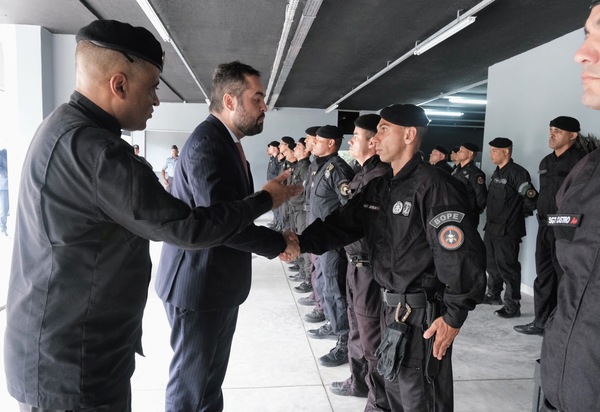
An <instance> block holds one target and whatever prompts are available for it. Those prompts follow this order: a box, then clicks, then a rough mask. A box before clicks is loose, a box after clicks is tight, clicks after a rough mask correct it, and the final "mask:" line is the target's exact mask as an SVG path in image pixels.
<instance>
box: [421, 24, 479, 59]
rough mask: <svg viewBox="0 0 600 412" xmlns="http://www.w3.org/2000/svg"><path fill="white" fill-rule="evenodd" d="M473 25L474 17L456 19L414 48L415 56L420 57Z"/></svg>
mask: <svg viewBox="0 0 600 412" xmlns="http://www.w3.org/2000/svg"><path fill="white" fill-rule="evenodd" d="M473 23H475V16H469V17H467V18H460V17H459V18H457V19H456V20H455V21H454V22H452V23H451V24H449V25H448V26H446V27H444V28H443V29H442V30H440V31H438V32H437V33H435V34H434V35H433V36H431V37H429V38H428V39H427V40H425V41H424V42H423V43H419V44H418V45H417V46H416V47H415V51H414V53H415V55H416V56H420V55H421V54H423V53H425V52H426V51H427V50H429V49H431V48H432V47H435V46H437V45H438V44H440V43H441V42H443V41H444V40H446V39H447V38H449V37H452V36H454V35H455V34H456V33H458V32H459V31H461V30H462V29H464V28H466V27H467V26H470V25H471V24H473Z"/></svg>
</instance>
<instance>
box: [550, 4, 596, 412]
mask: <svg viewBox="0 0 600 412" xmlns="http://www.w3.org/2000/svg"><path fill="white" fill-rule="evenodd" d="M585 33H586V37H585V41H584V43H583V45H582V46H581V48H580V49H579V50H578V51H577V53H576V54H575V60H576V61H577V62H578V63H580V64H581V65H582V68H583V73H582V81H583V89H584V93H583V99H582V101H583V104H584V105H586V106H588V107H590V108H593V109H595V110H600V77H599V76H598V73H600V61H599V60H598V56H599V55H600V54H599V52H600V1H599V0H595V1H593V2H592V10H591V13H590V16H589V18H588V20H587V22H586V24H585ZM599 164H600V151H598V150H596V151H595V152H592V153H590V154H589V155H587V156H586V157H584V158H583V159H582V160H581V161H580V162H579V163H577V165H576V166H575V167H574V168H573V169H572V170H571V173H569V175H568V176H567V178H566V179H565V181H564V183H563V185H562V186H561V188H560V190H559V191H558V194H557V196H556V205H557V207H558V211H557V213H556V214H553V215H550V216H548V224H549V225H551V226H552V227H553V229H554V235H555V236H556V255H557V258H558V263H559V264H560V267H561V268H562V269H563V271H564V274H563V277H562V280H561V282H560V285H559V287H558V302H557V305H556V309H555V311H554V313H553V314H552V316H551V317H550V319H549V321H548V323H547V324H546V327H545V329H544V341H543V343H542V357H541V361H540V368H541V379H542V388H543V391H544V396H545V398H546V399H545V402H544V411H557V410H559V411H595V410H598V404H599V403H598V376H600V347H599V346H598V341H599V340H600V316H598V312H599V310H600V281H599V280H600V260H599V259H598V250H599V249H600V236H599V235H598V234H599V233H600V207H598V205H600V168H599V167H598V165H599Z"/></svg>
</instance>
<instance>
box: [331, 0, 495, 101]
mask: <svg viewBox="0 0 600 412" xmlns="http://www.w3.org/2000/svg"><path fill="white" fill-rule="evenodd" d="M494 1H495V0H483V1H481V2H479V3H478V4H477V5H475V7H472V8H471V9H469V10H468V11H467V12H466V13H463V15H462V16H461V19H462V20H465V19H467V18H469V17H471V16H472V15H474V14H476V13H478V12H479V11H481V10H482V9H484V8H486V7H487V6H489V5H490V4H492V3H493V2H494ZM455 24H456V20H453V21H452V22H451V23H450V24H449V25H448V26H450V25H455ZM448 26H446V27H445V28H444V29H446V30H448ZM444 29H442V30H444ZM442 30H440V31H442ZM440 31H438V33H440ZM438 33H436V34H438ZM431 37H433V36H431ZM431 37H430V38H431ZM423 43H425V42H423ZM432 47H433V46H432ZM415 49H416V47H415V48H413V49H412V50H410V51H409V52H408V53H406V54H404V55H403V56H401V57H399V58H398V59H396V60H394V61H393V62H390V61H388V62H387V65H386V66H385V67H384V68H383V69H381V70H380V71H378V72H377V73H375V74H374V75H373V76H367V80H365V81H364V82H362V83H361V84H359V85H358V86H356V87H353V88H352V90H350V91H349V92H348V93H346V94H345V95H343V96H342V97H340V98H339V99H338V100H336V101H335V102H333V103H332V104H331V106H329V107H328V108H327V109H326V111H327V110H330V109H331V108H332V107H333V106H334V105H339V104H340V103H341V102H343V101H344V100H346V99H347V98H348V97H350V96H352V95H353V94H354V93H356V92H357V91H359V90H360V89H362V88H363V87H365V86H367V85H368V84H370V83H372V82H373V81H374V80H376V79H378V78H379V77H381V76H382V75H384V74H385V73H387V72H388V71H390V70H392V69H393V68H394V67H396V66H397V65H399V64H400V63H402V62H403V61H404V60H406V59H408V58H409V57H410V56H413V55H414V51H415ZM331 110H334V109H331Z"/></svg>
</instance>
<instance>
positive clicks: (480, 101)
mask: <svg viewBox="0 0 600 412" xmlns="http://www.w3.org/2000/svg"><path fill="white" fill-rule="evenodd" d="M446 99H448V100H449V101H450V103H454V104H481V105H485V104H487V100H484V99H469V98H466V97H458V96H450V97H446Z"/></svg>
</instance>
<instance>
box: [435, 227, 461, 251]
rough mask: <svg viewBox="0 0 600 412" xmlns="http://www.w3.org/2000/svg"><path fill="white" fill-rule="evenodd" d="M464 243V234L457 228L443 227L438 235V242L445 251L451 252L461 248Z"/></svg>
mask: <svg viewBox="0 0 600 412" xmlns="http://www.w3.org/2000/svg"><path fill="white" fill-rule="evenodd" d="M464 241H465V234H464V233H463V231H462V229H460V228H459V227H458V226H454V225H448V226H445V227H444V228H443V229H442V230H440V232H439V233H438V242H439V244H440V246H441V247H443V248H444V249H446V250H449V251H453V250H456V249H458V248H460V247H461V246H462V244H463V243H464Z"/></svg>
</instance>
